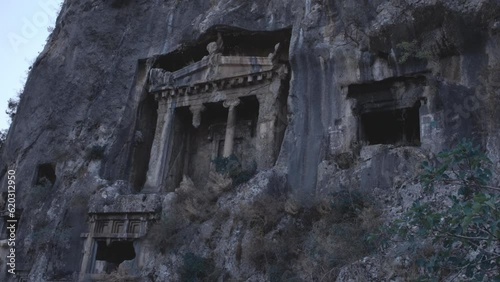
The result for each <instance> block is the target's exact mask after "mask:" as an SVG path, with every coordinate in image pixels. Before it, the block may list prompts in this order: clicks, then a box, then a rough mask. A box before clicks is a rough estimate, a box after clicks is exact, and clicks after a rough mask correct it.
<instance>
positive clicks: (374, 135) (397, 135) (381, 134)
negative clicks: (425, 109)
mask: <svg viewBox="0 0 500 282" xmlns="http://www.w3.org/2000/svg"><path fill="white" fill-rule="evenodd" d="M419 106H420V103H417V105H415V106H414V107H412V108H403V109H394V110H386V111H377V112H368V113H364V114H362V115H361V124H362V128H363V137H364V140H365V141H367V142H368V143H369V144H370V145H374V144H394V145H411V146H418V145H420V117H419Z"/></svg>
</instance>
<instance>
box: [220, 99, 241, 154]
mask: <svg viewBox="0 0 500 282" xmlns="http://www.w3.org/2000/svg"><path fill="white" fill-rule="evenodd" d="M239 104H240V99H238V98H236V99H230V100H226V101H224V107H225V108H229V112H228V114H227V124H226V137H225V139H224V151H223V153H222V156H223V157H224V158H228V157H229V156H231V154H232V153H233V146H234V130H235V126H236V110H235V108H236V106H238V105H239Z"/></svg>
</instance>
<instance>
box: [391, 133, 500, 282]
mask: <svg viewBox="0 0 500 282" xmlns="http://www.w3.org/2000/svg"><path fill="white" fill-rule="evenodd" d="M490 164H491V161H490V160H489V159H488V158H487V157H486V155H485V154H484V153H483V152H482V151H481V150H480V148H479V146H474V145H473V144H472V142H471V141H467V140H464V141H462V142H461V143H460V144H458V146H456V147H455V148H453V149H451V150H446V151H443V152H441V153H440V154H438V156H437V160H436V161H434V162H433V163H431V162H429V161H426V162H424V163H423V164H422V169H423V173H422V174H421V175H420V182H421V184H422V185H423V187H424V193H425V194H426V195H427V196H429V200H425V201H424V200H417V201H415V202H414V203H413V206H412V207H411V208H410V209H409V210H408V212H407V213H406V214H405V215H404V217H403V218H402V219H401V220H398V221H396V222H395V223H394V224H393V226H392V230H393V231H394V232H397V235H398V236H399V237H400V238H402V239H404V240H406V241H408V242H428V244H430V247H431V248H427V251H426V252H418V251H417V257H416V259H415V262H416V264H417V265H418V266H419V269H420V272H421V273H423V277H422V278H424V279H425V280H426V281H441V280H443V279H445V278H452V279H458V280H460V281H463V280H466V279H467V280H473V281H493V280H494V281H500V273H499V271H500V267H499V266H500V245H499V242H500V197H499V193H498V191H499V190H500V188H498V187H492V186H489V181H490V177H491V171H490V169H489V166H490ZM438 185H439V186H440V190H445V191H446V193H447V197H448V200H449V201H448V202H449V203H448V204H445V203H443V201H442V199H439V198H438V197H436V196H435V193H433V192H434V187H436V186H438ZM429 250H430V251H429Z"/></svg>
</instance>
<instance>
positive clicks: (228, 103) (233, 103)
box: [222, 98, 241, 109]
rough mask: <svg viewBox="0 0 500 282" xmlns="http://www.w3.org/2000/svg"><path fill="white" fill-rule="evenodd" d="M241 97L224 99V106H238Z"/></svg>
mask: <svg viewBox="0 0 500 282" xmlns="http://www.w3.org/2000/svg"><path fill="white" fill-rule="evenodd" d="M240 102H241V101H240V98H232V99H227V100H225V101H224V103H223V104H222V105H223V106H224V108H229V109H231V108H234V107H236V106H238V105H239V104H240Z"/></svg>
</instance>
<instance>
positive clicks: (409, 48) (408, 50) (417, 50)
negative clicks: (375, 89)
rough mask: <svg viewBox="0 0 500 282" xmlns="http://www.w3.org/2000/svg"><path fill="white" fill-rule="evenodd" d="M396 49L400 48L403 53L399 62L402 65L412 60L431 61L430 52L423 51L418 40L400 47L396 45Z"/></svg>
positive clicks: (406, 42)
mask: <svg viewBox="0 0 500 282" xmlns="http://www.w3.org/2000/svg"><path fill="white" fill-rule="evenodd" d="M396 48H398V49H399V51H400V52H401V55H400V57H399V60H398V62H399V63H400V64H404V63H406V61H407V60H408V59H410V58H415V59H419V60H424V59H429V58H430V57H431V54H430V52H429V51H426V50H422V48H421V47H420V46H419V44H418V42H417V40H413V41H411V42H408V41H403V42H401V43H399V44H398V45H396Z"/></svg>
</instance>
